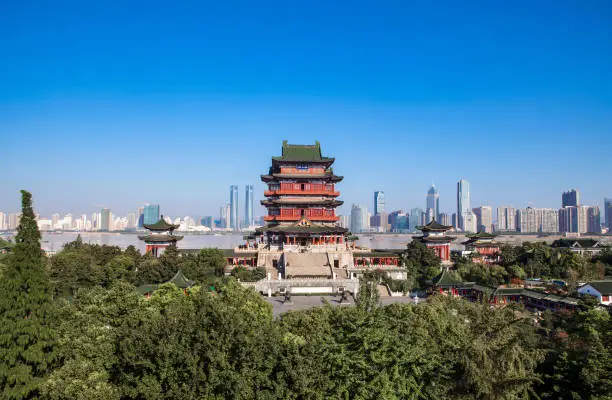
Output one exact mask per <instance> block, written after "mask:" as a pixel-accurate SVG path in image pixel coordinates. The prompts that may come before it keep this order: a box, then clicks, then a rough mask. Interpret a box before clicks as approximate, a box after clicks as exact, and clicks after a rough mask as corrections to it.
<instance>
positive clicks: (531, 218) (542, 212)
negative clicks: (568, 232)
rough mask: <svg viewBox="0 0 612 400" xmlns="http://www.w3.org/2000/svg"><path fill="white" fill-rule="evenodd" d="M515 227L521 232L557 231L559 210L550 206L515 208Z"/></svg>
mask: <svg viewBox="0 0 612 400" xmlns="http://www.w3.org/2000/svg"><path fill="white" fill-rule="evenodd" d="M516 228H517V230H519V231H520V232H523V233H556V232H559V212H558V211H557V210H554V209H552V208H532V207H527V208H524V209H519V210H516Z"/></svg>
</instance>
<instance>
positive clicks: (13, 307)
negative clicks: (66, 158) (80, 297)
mask: <svg viewBox="0 0 612 400" xmlns="http://www.w3.org/2000/svg"><path fill="white" fill-rule="evenodd" d="M21 195H22V214H21V223H20V225H19V227H18V228H17V236H16V238H15V242H16V245H15V247H14V248H13V254H12V255H11V256H10V258H9V261H8V265H7V268H6V271H5V273H4V277H3V279H2V280H0V390H1V392H0V393H1V396H0V397H1V398H3V399H28V398H37V397H39V393H38V388H39V386H40V384H41V383H42V381H43V380H44V377H45V376H46V375H47V373H48V372H49V370H50V369H51V367H52V363H53V361H54V360H55V358H56V352H55V346H54V335H53V330H52V327H51V321H52V316H53V299H52V297H51V288H50V285H49V281H48V278H47V275H46V273H45V267H44V260H43V254H42V250H41V248H40V232H39V231H38V226H37V224H36V219H35V217H34V211H33V209H32V195H31V194H30V193H28V192H26V191H25V190H22V191H21Z"/></svg>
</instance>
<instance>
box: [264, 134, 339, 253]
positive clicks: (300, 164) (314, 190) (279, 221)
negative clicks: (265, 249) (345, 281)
mask: <svg viewBox="0 0 612 400" xmlns="http://www.w3.org/2000/svg"><path fill="white" fill-rule="evenodd" d="M333 163H334V158H331V157H324V156H323V155H322V154H321V145H320V143H319V142H318V141H317V142H315V144H314V145H293V144H288V143H287V141H286V140H285V141H283V148H282V155H281V156H280V157H272V166H271V167H270V171H269V172H268V174H266V175H262V176H261V180H262V181H263V182H265V183H266V184H268V190H266V191H265V192H264V196H265V197H266V199H265V200H262V202H261V204H262V205H263V206H265V207H266V209H267V210H268V215H267V216H265V217H264V221H266V222H267V226H266V227H264V228H262V229H259V230H258V231H257V232H256V233H257V234H259V235H260V238H261V241H262V242H264V243H266V244H269V245H283V246H301V247H308V246H326V245H337V244H343V243H345V242H346V240H345V236H346V233H347V230H346V229H344V228H341V227H339V226H337V225H336V223H337V222H338V220H339V219H340V218H339V217H337V216H336V212H335V210H336V207H338V206H340V205H342V201H339V200H337V199H336V198H337V197H338V196H339V195H340V193H339V192H338V191H337V190H336V188H335V184H336V183H337V182H340V181H341V180H342V177H341V176H337V175H334V173H333V170H332V168H331V166H332V164H333Z"/></svg>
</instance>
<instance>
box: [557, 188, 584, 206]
mask: <svg viewBox="0 0 612 400" xmlns="http://www.w3.org/2000/svg"><path fill="white" fill-rule="evenodd" d="M578 206H580V192H579V191H578V190H577V189H570V190H568V191H567V192H563V194H562V195H561V207H578Z"/></svg>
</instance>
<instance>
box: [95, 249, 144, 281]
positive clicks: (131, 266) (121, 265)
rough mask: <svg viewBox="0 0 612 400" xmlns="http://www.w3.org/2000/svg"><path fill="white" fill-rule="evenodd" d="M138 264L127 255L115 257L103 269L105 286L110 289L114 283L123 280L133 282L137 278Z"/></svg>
mask: <svg viewBox="0 0 612 400" xmlns="http://www.w3.org/2000/svg"><path fill="white" fill-rule="evenodd" d="M135 270H136V263H135V262H134V259H133V258H132V257H130V256H129V255H127V254H121V255H118V256H115V257H114V258H113V259H112V260H110V261H109V262H108V264H106V265H105V266H104V268H103V271H104V286H106V287H110V286H111V285H112V284H113V283H114V282H116V281H119V280H122V281H126V282H133V281H134V278H135V273H136V272H135Z"/></svg>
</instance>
